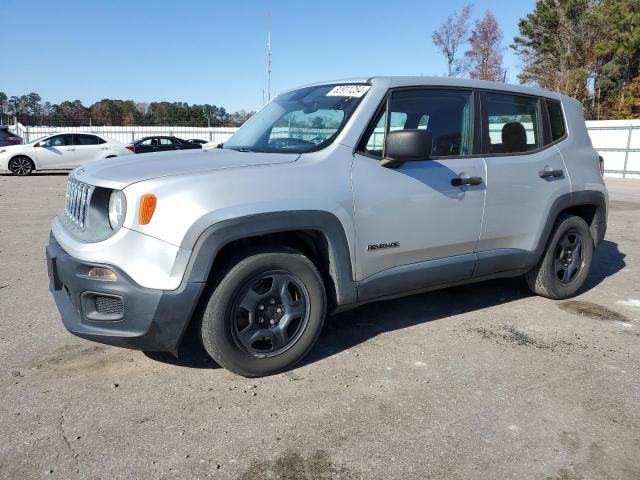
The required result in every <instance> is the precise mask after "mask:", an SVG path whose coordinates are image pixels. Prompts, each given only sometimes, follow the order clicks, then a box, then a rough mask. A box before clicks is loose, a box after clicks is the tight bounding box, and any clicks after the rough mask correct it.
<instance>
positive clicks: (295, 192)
mask: <svg viewBox="0 0 640 480" xmlns="http://www.w3.org/2000/svg"><path fill="white" fill-rule="evenodd" d="M313 124H315V125H316V126H317V125H323V128H322V130H323V134H322V135H318V130H319V128H317V127H316V128H313V127H311V125H313ZM67 192H68V193H67V199H68V201H67V205H66V207H65V210H64V211H63V212H62V213H60V214H59V215H58V216H57V217H56V218H55V219H54V220H53V224H52V233H51V236H50V238H49V245H48V247H47V258H48V265H49V277H50V280H51V281H50V288H51V291H52V292H53V296H54V298H55V301H56V303H57V305H58V308H59V310H60V312H61V315H62V320H63V322H64V324H65V326H66V327H67V329H68V330H69V331H71V332H72V333H74V334H76V335H79V336H81V337H84V338H88V339H91V340H95V341H98V342H103V343H108V344H112V345H120V346H124V347H129V348H139V349H143V350H161V351H169V352H173V353H174V354H177V353H178V349H179V346H180V341H181V339H182V336H183V333H184V332H185V331H186V329H187V327H188V326H189V325H190V324H192V322H193V324H194V328H195V329H196V330H198V332H199V334H200V337H201V338H202V341H203V344H204V347H205V349H206V350H207V352H208V353H209V354H210V355H211V357H212V358H213V359H215V360H216V361H217V362H218V363H219V364H220V365H222V366H224V367H226V368H228V369H229V370H231V371H233V372H236V373H238V374H240V375H245V376H261V375H268V374H273V373H275V372H280V371H283V370H285V369H288V368H291V366H292V365H294V364H295V363H296V362H298V361H300V360H301V359H302V358H303V357H304V356H305V355H306V354H307V353H308V352H309V350H310V349H311V348H312V347H313V345H314V343H315V341H316V340H317V338H318V336H319V334H320V331H321V329H322V326H323V323H324V318H325V314H326V313H327V312H335V311H341V310H345V309H348V308H353V307H356V306H358V305H361V304H363V303H367V302H371V301H375V300H381V299H386V298H393V297H398V296H402V295H411V294H414V293H417V292H423V291H427V290H432V289H436V288H442V287H447V286H451V285H458V284H464V283H468V282H476V281H481V280H486V279H491V278H497V277H519V276H523V277H524V278H525V280H526V283H527V284H528V285H529V287H530V288H531V290H532V291H533V292H535V293H536V294H538V295H542V296H544V297H548V298H551V299H564V298H568V297H571V296H573V295H575V294H576V293H578V292H579V291H580V289H581V288H582V286H583V284H584V282H585V279H586V278H587V275H588V274H589V269H590V268H591V262H592V258H593V252H594V248H595V247H597V246H598V245H599V244H600V243H601V242H602V240H603V238H604V235H605V230H606V226H607V202H608V194H607V189H606V186H605V183H604V181H603V178H602V176H601V173H600V168H599V159H598V153H597V152H596V151H595V150H594V149H593V147H592V145H591V142H590V140H589V136H588V134H587V129H586V126H585V122H584V118H583V114H582V105H581V103H580V102H578V101H577V100H574V99H572V98H569V97H566V96H562V95H559V94H556V93H553V92H548V91H544V90H538V89H534V88H530V87H525V86H515V85H505V84H502V83H492V82H483V81H477V80H461V79H447V78H427V77H374V78H370V79H359V80H353V81H349V82H344V81H341V82H334V83H321V84H316V85H311V86H306V87H303V88H300V89H296V90H292V91H289V92H286V93H283V94H281V95H279V96H278V97H277V98H276V99H275V100H274V101H272V102H271V103H270V104H268V105H267V106H265V107H264V108H263V109H261V110H260V111H259V112H258V113H256V114H255V115H254V116H253V117H252V118H251V119H250V120H249V121H247V122H246V123H245V124H244V125H243V126H242V127H241V128H240V129H239V130H238V131H237V132H236V133H235V134H234V135H233V136H232V137H231V138H230V139H229V140H228V141H227V142H225V143H224V145H223V146H222V148H217V149H212V150H206V151H203V152H198V153H197V154H196V153H195V152H191V153H189V152H187V153H184V154H182V155H176V154H175V153H172V152H166V153H159V154H157V155H154V156H153V157H152V156H149V158H143V159H140V161H137V162H131V161H128V160H125V159H114V160H111V161H108V162H101V163H100V164H90V165H87V166H86V167H84V168H81V169H78V170H75V171H74V172H72V173H71V174H70V178H69V181H68V186H67ZM98 192H99V194H98ZM88 212H91V213H90V214H89V213H88ZM461 301H462V299H461Z"/></svg>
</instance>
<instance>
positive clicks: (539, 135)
mask: <svg viewBox="0 0 640 480" xmlns="http://www.w3.org/2000/svg"><path fill="white" fill-rule="evenodd" d="M549 101H551V100H549ZM482 112H483V114H482V121H483V132H485V133H484V139H483V140H484V141H483V145H484V147H483V150H484V153H485V162H486V165H487V178H486V185H487V196H486V203H485V205H486V206H485V215H484V221H483V224H482V232H481V235H480V241H479V242H478V247H477V257H478V265H477V267H476V270H475V272H474V277H481V276H484V275H488V274H492V273H495V272H498V271H504V270H509V269H514V270H515V269H517V268H526V267H529V266H530V263H531V262H532V260H533V259H534V255H533V254H532V252H533V251H534V250H535V249H536V247H537V245H538V241H539V240H540V238H541V236H542V233H543V230H544V228H545V226H546V224H547V223H548V222H553V221H554V219H553V218H549V210H550V207H551V205H552V204H553V202H554V200H555V199H556V198H558V197H559V196H560V195H563V194H565V193H569V192H570V191H571V185H570V181H569V176H568V174H567V171H566V167H565V165H564V162H563V159H562V156H561V155H560V152H559V150H558V149H557V148H556V147H555V146H554V145H553V144H554V143H556V142H557V141H560V140H561V139H562V136H564V129H563V130H562V131H559V130H558V126H556V133H555V134H552V132H551V127H550V122H549V115H548V111H547V102H546V101H545V99H542V98H538V97H533V96H525V95H516V94H511V93H497V92H485V93H483V96H482ZM559 134H561V135H560V136H559ZM554 136H555V137H556V138H554Z"/></svg>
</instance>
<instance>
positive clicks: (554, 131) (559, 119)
mask: <svg viewBox="0 0 640 480" xmlns="http://www.w3.org/2000/svg"><path fill="white" fill-rule="evenodd" d="M547 112H549V123H550V124H551V140H552V141H554V142H555V141H556V140H560V139H561V138H562V137H564V134H565V133H566V128H565V126H564V115H562V106H561V105H560V102H556V101H554V100H547Z"/></svg>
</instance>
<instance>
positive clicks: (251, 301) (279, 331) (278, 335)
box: [231, 271, 309, 358]
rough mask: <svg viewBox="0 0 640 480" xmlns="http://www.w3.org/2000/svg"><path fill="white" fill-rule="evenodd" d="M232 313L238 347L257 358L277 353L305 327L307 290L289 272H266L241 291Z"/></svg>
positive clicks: (291, 343)
mask: <svg viewBox="0 0 640 480" xmlns="http://www.w3.org/2000/svg"><path fill="white" fill-rule="evenodd" d="M231 315H232V318H231V321H232V332H233V336H234V339H235V341H236V343H237V344H238V346H240V347H241V348H242V349H243V350H245V351H246V352H248V353H250V354H251V355H253V356H255V357H258V358H265V357H273V356H276V355H280V354H281V353H283V352H285V351H286V350H288V349H289V348H291V347H292V346H293V345H294V344H295V343H296V342H297V341H298V340H299V339H300V337H301V336H302V333H303V332H304V330H305V328H306V326H307V323H308V321H309V292H308V291H307V288H306V287H305V286H304V284H303V283H302V282H301V281H300V280H299V279H298V278H297V277H295V276H294V275H292V274H290V273H288V272H284V271H272V272H266V273H263V274H260V275H258V276H257V277H254V278H253V279H252V280H250V281H249V282H247V283H246V285H245V287H244V288H242V289H241V290H240V293H239V295H238V296H237V300H236V301H235V302H234V305H233V308H232V310H231Z"/></svg>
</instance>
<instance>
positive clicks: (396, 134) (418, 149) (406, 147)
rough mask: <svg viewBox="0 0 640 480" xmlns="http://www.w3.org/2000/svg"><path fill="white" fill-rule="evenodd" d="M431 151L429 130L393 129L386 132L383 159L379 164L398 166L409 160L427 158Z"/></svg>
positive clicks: (431, 142)
mask: <svg viewBox="0 0 640 480" xmlns="http://www.w3.org/2000/svg"><path fill="white" fill-rule="evenodd" d="M432 151H433V135H432V134H431V132H430V131H429V130H419V129H408V130H395V131H393V132H389V133H388V134H387V139H386V143H385V149H384V157H385V158H384V159H382V162H380V165H382V166H383V167H387V168H398V167H400V166H401V165H403V164H404V163H405V162H408V161H410V160H429V159H430V158H431V152H432Z"/></svg>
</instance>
